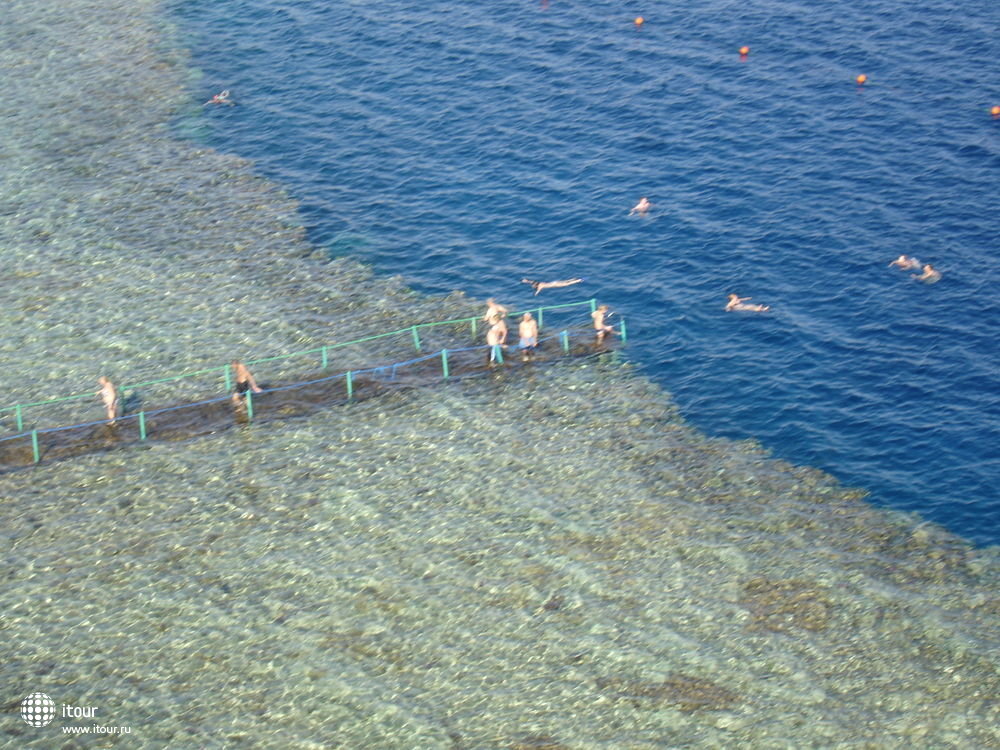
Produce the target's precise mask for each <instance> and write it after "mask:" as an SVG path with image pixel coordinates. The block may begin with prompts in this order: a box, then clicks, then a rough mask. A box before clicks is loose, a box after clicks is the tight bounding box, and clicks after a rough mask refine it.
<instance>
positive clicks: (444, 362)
mask: <svg viewBox="0 0 1000 750" xmlns="http://www.w3.org/2000/svg"><path fill="white" fill-rule="evenodd" d="M441 373H442V374H443V375H444V379H445V380H447V379H448V350H447V349H442V350H441Z"/></svg>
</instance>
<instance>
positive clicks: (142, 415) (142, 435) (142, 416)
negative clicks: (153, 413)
mask: <svg viewBox="0 0 1000 750" xmlns="http://www.w3.org/2000/svg"><path fill="white" fill-rule="evenodd" d="M139 439H140V440H145V439H146V412H144V411H141V412H139Z"/></svg>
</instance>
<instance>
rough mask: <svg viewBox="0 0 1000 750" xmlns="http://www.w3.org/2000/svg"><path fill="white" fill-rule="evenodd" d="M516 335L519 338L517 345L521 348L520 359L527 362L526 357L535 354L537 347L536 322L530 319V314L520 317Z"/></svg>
mask: <svg viewBox="0 0 1000 750" xmlns="http://www.w3.org/2000/svg"><path fill="white" fill-rule="evenodd" d="M517 333H518V335H519V336H520V337H521V340H520V341H519V342H518V344H517V345H518V346H519V347H521V355H522V358H523V359H524V361H525V362H527V361H528V357H529V356H531V355H533V354H534V353H535V347H536V346H538V321H537V320H535V319H534V318H533V317H531V313H525V314H524V315H522V316H521V323H520V325H518V327H517Z"/></svg>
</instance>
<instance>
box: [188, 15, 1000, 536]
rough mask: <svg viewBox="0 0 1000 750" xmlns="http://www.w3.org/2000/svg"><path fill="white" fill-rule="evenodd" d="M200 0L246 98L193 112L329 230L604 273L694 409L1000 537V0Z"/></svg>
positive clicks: (461, 275) (730, 432) (347, 239)
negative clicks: (903, 267)
mask: <svg viewBox="0 0 1000 750" xmlns="http://www.w3.org/2000/svg"><path fill="white" fill-rule="evenodd" d="M176 9H177V10H176V14H177V16H178V17H179V18H180V19H181V21H182V24H183V27H184V28H185V29H186V30H188V32H189V34H190V43H191V45H192V47H193V50H194V53H193V54H194V59H195V64H196V65H197V66H198V68H199V69H200V71H201V73H202V77H200V78H198V79H196V80H195V81H194V82H193V83H192V85H191V91H192V97H193V98H196V99H200V100H201V101H204V100H206V99H207V98H208V97H209V96H210V95H211V94H213V93H215V92H217V91H218V90H220V89H223V88H228V89H231V90H232V92H233V97H234V98H235V100H236V101H237V102H238V105H237V106H235V107H220V108H216V109H210V110H209V111H207V112H206V111H204V110H202V111H200V112H199V113H198V117H197V118H196V125H194V127H197V128H203V129H205V131H206V132H205V133H204V138H205V142H206V143H209V144H211V145H213V146H215V147H217V148H220V149H222V150H226V151H235V152H237V153H240V154H242V155H244V156H247V157H249V158H252V159H253V160H254V161H255V162H256V163H257V164H258V166H259V168H260V169H261V170H263V171H264V172H265V173H266V174H268V175H271V176H273V177H275V178H276V179H277V180H279V181H280V182H281V184H283V185H285V186H287V187H288V189H289V190H291V191H292V192H293V193H294V195H295V196H296V197H297V198H299V199H300V200H301V202H302V209H303V219H304V221H305V222H306V225H307V227H308V229H309V233H310V238H311V239H312V240H313V241H314V242H316V243H317V244H318V245H321V246H324V247H327V248H328V249H329V250H330V252H331V253H332V254H334V255H338V256H339V255H349V256H351V257H357V258H362V259H364V260H365V261H366V262H371V263H373V264H374V265H375V266H376V267H377V268H379V269H380V271H382V272H383V273H397V272H399V273H402V274H404V276H405V277H406V279H407V281H408V282H410V283H413V284H415V285H416V286H417V287H418V288H420V289H423V290H428V291H431V292H435V293H445V292H448V291H450V290H452V289H463V290H466V291H468V292H470V293H474V294H477V295H479V296H481V297H487V296H491V295H499V296H501V297H502V298H504V299H509V300H514V301H517V302H518V303H520V301H521V300H524V299H525V297H526V296H527V295H526V292H527V291H528V290H527V288H526V287H524V286H522V285H521V284H520V283H519V282H520V279H521V278H522V277H523V276H529V277H538V278H543V279H550V278H569V277H573V276H583V277H586V283H585V284H584V285H583V286H582V287H581V289H582V293H583V294H585V295H587V296H590V295H591V294H594V295H598V296H600V297H601V298H602V299H604V300H605V301H607V302H609V303H611V304H613V305H615V306H617V307H618V308H620V309H621V310H622V311H623V313H625V314H626V315H628V316H629V318H630V320H631V321H632V323H633V332H634V334H635V335H634V337H633V352H634V355H633V356H634V359H635V360H636V361H637V362H639V363H640V364H641V365H642V366H643V368H644V369H645V371H646V372H648V373H649V374H650V375H652V376H653V377H655V378H656V379H657V380H658V382H660V383H661V384H662V385H663V386H664V387H665V388H666V389H667V390H669V391H670V392H671V393H673V394H674V395H675V397H676V398H677V400H678V403H679V405H680V407H681V409H682V410H683V412H684V414H685V415H686V416H687V417H688V418H689V419H691V420H692V421H693V422H694V423H695V424H697V425H699V426H700V427H702V428H703V429H705V430H706V431H708V432H710V433H711V434H720V435H727V436H731V437H749V436H752V437H755V438H758V439H760V440H761V441H762V442H763V443H764V444H765V445H767V446H768V447H770V448H771V449H773V450H775V451H777V452H778V453H779V454H780V455H782V456H785V457H787V458H790V459H792V460H795V461H798V462H801V463H808V464H810V465H814V466H820V467H822V468H824V469H826V470H829V471H831V472H832V473H834V474H835V475H837V476H838V477H840V478H841V479H842V480H843V481H845V482H848V483H851V484H856V485H860V486H864V487H866V488H868V489H870V490H871V491H872V493H873V501H875V502H877V503H880V504H884V505H887V506H889V507H894V508H900V509H907V510H913V511H918V512H920V513H921V514H923V515H924V516H926V517H928V518H931V519H933V520H935V521H936V522H939V523H943V524H945V525H947V526H948V527H949V528H951V529H953V530H955V531H956V532H958V533H960V534H962V535H964V536H967V537H969V538H971V539H974V540H976V541H977V542H979V543H982V544H990V543H996V542H997V541H1000V525H998V524H1000V520H998V519H1000V494H998V493H997V491H996V487H997V486H998V485H1000V463H998V461H997V457H996V455H995V450H994V446H995V445H997V444H998V443H1000V432H998V425H1000V401H998V398H997V394H998V393H1000V382H998V380H997V372H998V371H1000V358H998V354H997V351H998V350H997V347H996V346H995V345H994V342H995V340H996V339H997V336H998V334H1000V309H998V307H997V304H996V299H995V295H994V294H993V292H992V290H994V289H995V288H997V286H998V284H1000V272H998V270H997V269H998V265H997V262H996V261H997V256H996V235H997V230H998V224H997V219H996V216H997V209H998V207H1000V203H998V201H997V192H996V175H997V167H998V166H1000V140H998V138H1000V129H998V128H1000V120H995V119H992V118H991V117H990V115H989V112H988V110H989V108H990V106H991V105H993V104H997V103H998V102H1000V90H998V89H997V87H996V81H997V80H1000V63H998V61H1000V43H998V41H997V38H996V34H995V33H994V32H995V30H996V29H997V28H1000V10H998V6H997V4H996V3H993V2H985V1H977V2H971V3H964V4H963V5H962V7H961V8H960V9H959V8H957V7H954V6H953V4H950V3H944V2H933V3H919V4H914V3H906V2H900V1H899V0H880V2H877V3H875V4H874V5H870V6H867V7H866V8H864V9H860V8H849V7H843V6H841V5H838V4H831V3H823V4H820V5H819V6H817V4H815V3H801V2H795V1H775V2H766V3H752V4H748V5H744V6H739V5H735V4H733V3H730V2H711V3H707V4H702V5H699V6H698V7H697V8H694V7H692V8H686V7H682V6H678V5H670V4H667V5H661V6H657V7H647V8H643V7H641V6H639V5H636V6H628V7H623V6H621V5H619V4H616V3H610V2H596V3H575V2H561V1H560V2H551V3H545V4H540V3H525V2H510V1H502V2H494V3H490V4H489V7H486V8H475V9H473V8H470V7H468V6H465V5H461V4H455V3H447V2H429V3H428V2H411V1H409V0H397V1H394V2H388V3H378V4H370V5H365V4H359V3H326V2H315V1H314V0H295V1H293V2H283V3H281V4H275V3H273V2H270V0H222V1H221V2H211V3H202V2H193V1H192V2H183V3H177V4H176ZM636 15H644V16H645V17H646V23H645V24H644V25H643V27H642V28H641V30H638V31H637V30H636V29H635V28H634V26H633V23H632V19H633V18H634V17H635V16H636ZM744 44H746V45H749V46H750V47H751V48H752V51H751V53H750V55H749V56H748V58H747V59H746V60H741V59H740V57H739V55H738V54H737V50H738V49H739V47H740V46H741V45H744ZM859 73H865V74H867V75H868V78H869V82H868V84H867V85H866V86H864V87H858V86H857V85H855V83H854V78H855V76H856V75H858V74H859ZM642 195H649V196H650V199H651V200H652V202H653V203H654V210H653V211H652V212H651V213H650V215H649V217H648V218H647V219H645V220H639V219H636V218H634V217H633V218H632V219H631V220H630V219H629V218H628V217H627V212H628V209H629V207H630V206H632V205H633V204H635V202H636V201H637V200H638V198H639V197H640V196H642ZM901 253H907V254H912V255H915V256H916V257H918V258H920V259H922V260H923V261H925V262H931V263H933V264H934V265H935V266H937V267H938V268H940V269H942V272H943V274H944V277H943V281H942V282H941V283H939V284H935V285H929V286H924V285H921V284H916V283H914V282H913V281H912V280H911V279H910V278H909V275H908V274H907V273H904V272H900V271H893V270H890V269H888V268H887V264H888V262H889V261H890V260H892V259H893V258H895V257H897V256H898V255H899V254H901ZM729 292H736V293H739V294H741V295H744V296H746V295H750V296H753V297H754V299H755V300H756V301H759V302H763V303H769V304H770V305H772V307H773V312H772V313H771V314H770V315H768V316H767V317H765V318H752V317H751V318H747V317H745V316H744V317H742V318H737V317H736V316H732V315H724V314H723V312H722V308H723V306H724V304H725V298H726V294H727V293H729ZM564 294H567V292H564V291H554V292H545V293H544V294H543V298H544V297H547V296H549V295H551V296H552V297H553V298H558V299H561V298H563V297H562V296H561V295H564Z"/></svg>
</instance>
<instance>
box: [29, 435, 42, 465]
mask: <svg viewBox="0 0 1000 750" xmlns="http://www.w3.org/2000/svg"><path fill="white" fill-rule="evenodd" d="M31 453H32V455H33V456H34V457H35V463H36V464H37V463H38V462H39V461H40V460H41V454H40V453H39V451H38V430H32V431H31Z"/></svg>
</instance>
